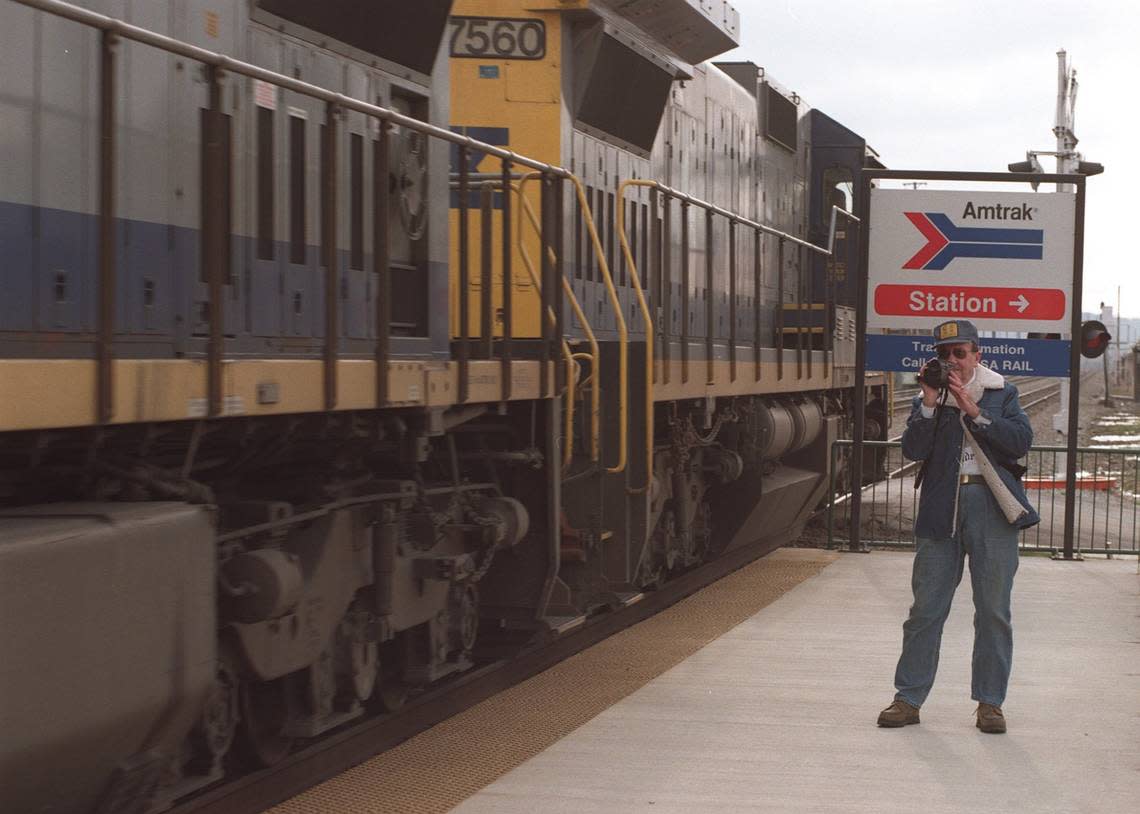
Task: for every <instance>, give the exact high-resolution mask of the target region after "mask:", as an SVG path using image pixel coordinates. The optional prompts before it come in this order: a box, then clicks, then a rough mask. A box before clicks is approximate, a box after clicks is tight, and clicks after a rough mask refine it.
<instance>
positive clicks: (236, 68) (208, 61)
mask: <svg viewBox="0 0 1140 814" xmlns="http://www.w3.org/2000/svg"><path fill="white" fill-rule="evenodd" d="M14 2H16V3H19V4H20V5H23V6H25V7H28V8H31V9H34V10H37V11H42V12H44V13H47V14H52V15H55V16H57V17H61V18H64V19H69V20H72V21H74V22H77V23H79V24H81V25H86V26H89V27H91V28H94V29H97V30H100V31H102V40H103V68H102V87H103V89H102V91H101V93H102V96H103V109H102V112H101V127H102V130H103V136H102V139H103V145H104V147H103V150H104V154H105V155H104V160H103V165H102V168H101V171H100V188H101V190H103V192H102V193H101V195H102V196H103V200H102V201H101V206H100V213H101V214H100V218H101V222H102V224H103V227H102V230H101V237H100V279H101V284H100V297H101V299H102V301H104V304H105V306H106V307H104V308H103V309H102V311H101V312H100V313H101V317H100V328H99V331H100V341H99V342H98V343H97V361H98V365H97V373H96V380H97V382H96V383H97V388H96V390H97V399H98V407H97V414H98V416H99V420H100V422H105V421H109V420H110V419H111V417H112V414H113V403H112V401H111V394H112V392H113V390H112V387H111V376H112V375H113V368H112V367H111V362H112V361H113V356H112V353H111V344H110V336H111V335H112V331H113V327H111V326H112V325H113V323H112V321H111V317H110V316H108V315H109V314H112V313H113V311H112V310H111V308H110V304H111V303H113V301H114V300H113V297H114V287H113V286H114V276H113V270H114V261H113V254H112V252H111V249H110V247H111V246H112V243H113V231H112V223H113V218H114V211H113V198H112V193H113V189H114V177H113V173H112V169H111V163H110V159H109V158H108V155H113V140H112V138H111V135H110V134H109V132H108V131H109V128H113V127H114V120H113V112H114V110H113V109H114V104H113V101H114V97H113V95H112V94H111V91H110V88H111V87H112V86H111V84H110V82H111V81H112V80H113V73H112V68H113V60H112V58H111V56H110V55H111V54H112V50H111V49H112V47H113V45H114V44H115V43H116V42H118V41H119V39H120V38H121V39H124V40H130V41H133V42H137V43H140V44H143V45H146V46H150V47H153V48H156V49H158V50H161V51H164V52H166V53H169V54H173V55H176V56H181V57H185V58H187V59H191V60H195V61H197V62H199V63H202V64H203V65H204V66H205V67H206V69H207V71H208V73H209V77H210V83H211V100H212V103H211V108H210V109H211V110H214V109H216V108H217V107H218V105H219V104H220V102H219V100H220V92H219V88H220V82H221V79H222V77H223V76H224V74H225V72H227V71H229V72H231V73H234V74H236V75H240V76H245V77H248V78H250V79H255V80H260V81H264V82H266V83H268V84H271V85H274V86H276V87H278V88H283V89H285V90H289V91H292V92H295V93H299V94H302V95H304V96H307V97H310V98H312V99H316V100H320V101H323V102H325V103H326V108H327V110H326V114H327V116H329V117H330V118H329V121H330V122H332V117H333V114H334V112H335V111H336V110H351V111H356V112H358V113H362V114H364V115H366V116H369V117H372V118H374V119H378V120H380V121H382V122H386V123H390V124H395V125H399V126H400V127H404V128H407V129H408V130H411V131H414V132H418V133H421V134H423V135H425V136H430V137H432V138H437V139H440V140H442V141H444V142H446V143H449V144H454V145H458V146H459V149H460V151H461V154H464V153H470V152H471V151H476V150H477V151H479V152H480V153H482V154H484V155H491V156H495V157H496V158H498V159H501V160H502V161H503V162H504V166H509V165H511V164H514V165H518V166H519V167H525V168H527V169H530V170H533V171H537V172H539V173H542V174H543V175H544V176H546V177H548V178H557V179H566V178H570V177H572V176H571V174H570V173H569V172H568V171H567V170H565V169H563V168H562V167H558V166H554V165H552V164H549V163H546V162H543V161H537V160H534V159H531V158H528V157H526V156H523V155H519V154H518V153H515V152H513V151H511V150H507V149H503V148H502V147H500V146H496V145H493V144H486V143H484V142H481V141H478V140H477V139H474V138H471V137H470V136H467V135H463V134H460V133H455V132H452V131H451V130H448V129H444V128H441V127H437V126H435V125H432V124H429V123H427V122H423V121H420V120H418V119H415V118H412V117H410V116H406V115H404V114H401V113H398V112H396V111H394V110H389V109H387V108H384V107H381V106H379V105H375V104H371V103H369V102H366V101H362V100H360V99H355V98H352V97H349V96H345V95H344V94H341V93H336V92H333V91H330V90H327V89H325V88H322V87H319V86H317V85H313V84H310V83H308V82H304V81H301V80H300V79H296V78H293V77H291V76H287V75H285V74H281V73H277V72H275V71H271V70H268V69H265V68H261V67H259V66H257V65H253V64H251V63H248V62H243V61H242V60H239V59H235V58H232V57H229V56H226V55H224V54H221V53H218V52H215V51H210V50H208V49H205V48H200V47H198V46H195V45H191V44H189V43H185V42H182V41H180V40H177V39H174V38H172V37H169V36H166V35H164V34H159V33H157V32H154V31H150V30H148V29H145V28H140V27H139V26H136V25H132V24H130V23H127V22H124V21H122V20H118V19H115V18H113V17H109V16H106V15H103V14H99V13H98V12H94V11H91V10H89V9H85V8H80V7H78V6H75V5H72V4H70V3H66V2H62V0H14ZM108 77H110V79H109V78H108ZM330 126H331V124H330ZM388 129H389V128H388V127H381V128H380V131H381V136H380V140H381V142H383V140H384V139H385V138H386V136H387V132H388ZM111 132H113V131H111ZM332 149H334V148H330V150H332ZM333 155H335V154H333ZM332 160H335V158H333V159H332ZM465 175H466V167H465V168H464V171H463V172H461V173H460V179H461V185H462V184H463V183H466V179H465V178H464V176H465ZM334 184H335V181H334ZM579 185H580V182H579ZM108 190H110V191H112V192H108ZM333 190H335V186H334V187H333ZM328 194H335V192H330V193H328ZM559 228H561V227H560V226H559ZM325 242H326V243H328V244H329V245H328V246H326V247H325V250H326V251H328V250H330V247H331V245H332V243H331V241H328V240H326V241H325ZM326 266H327V269H328V272H327V273H326V286H327V287H328V288H329V296H328V299H327V302H328V303H329V306H328V309H327V313H326V323H327V324H326V330H327V335H328V336H335V335H336V330H335V320H336V316H337V314H336V310H335V308H334V307H333V305H332V303H334V302H335V299H334V298H333V296H332V294H331V291H332V289H333V288H335V277H334V274H333V269H334V267H335V264H334V263H332V262H331V261H330V262H329V263H327V264H326ZM378 266H379V262H378ZM217 273H218V272H217V271H216V270H212V271H211V272H210V274H211V278H210V280H211V286H210V292H211V298H210V301H211V302H214V303H215V304H216V303H217V302H218V300H219V299H220V293H219V291H220V288H219V284H218V279H217ZM103 280H106V281H108V282H102V281H103ZM221 312H222V309H220V308H217V309H215V308H211V314H212V317H211V340H212V341H211V343H210V346H209V353H208V358H207V362H208V369H209V373H208V382H209V403H210V405H211V406H210V414H211V415H215V414H220V413H221V403H222V399H221V365H222V348H221V336H222V334H221V323H220V322H219V321H218V320H219V319H220V318H219V317H218V316H216V315H218V314H220V313H221ZM383 324H385V323H384V322H383V321H381V322H380V324H379V325H378V328H380V326H382V325H383ZM463 339H464V343H463V344H462V347H461V357H460V360H459V367H460V393H461V394H462V395H461V400H465V399H466V395H465V394H466V392H467V383H468V381H469V373H468V372H467V367H466V364H465V362H466V354H467V349H466V344H465V343H466V337H465V336H464V337H463ZM386 346H387V332H386V331H383V335H381V336H379V337H378V338H377V367H378V370H377V404H378V406H382V405H383V404H384V403H385V399H386V396H385V393H386V387H385V386H384V383H385V382H386V380H387V375H386V373H385V372H384V371H382V370H381V369H380V366H381V365H384V364H386V358H387V357H386V351H382V350H381V348H386ZM507 352H509V348H508V349H507V350H506V351H505V353H504V356H503V358H504V360H505V359H507V358H508V357H507V355H506V353H507ZM336 361H337V359H336V350H335V345H334V344H333V343H331V341H330V342H329V343H328V345H327V347H326V352H325V358H324V365H325V404H326V409H331V408H332V406H333V405H334V404H335V400H336V389H337V388H336V368H335V365H336ZM567 364H568V367H567V369H568V370H570V369H571V365H572V364H573V360H572V358H568V363H567ZM503 376H504V382H505V384H504V388H503V390H504V394H505V393H507V392H508V391H509V383H510V379H509V374H508V373H506V372H504V374H503ZM542 380H543V382H544V383H545V382H546V381H547V377H546V371H545V366H544V371H543V377H542ZM544 389H545V386H544ZM215 405H216V406H215Z"/></svg>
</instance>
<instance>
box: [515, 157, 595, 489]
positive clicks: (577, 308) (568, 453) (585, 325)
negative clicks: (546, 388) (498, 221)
mask: <svg viewBox="0 0 1140 814" xmlns="http://www.w3.org/2000/svg"><path fill="white" fill-rule="evenodd" d="M540 174H541V173H527V174H526V175H524V176H523V177H522V180H521V181H520V182H519V183H518V184H511V190H512V191H513V192H514V193H515V194H516V195H517V196H518V198H519V201H520V202H521V204H522V206H521V211H520V212H519V222H520V226H519V228H518V230H517V231H516V234H517V235H518V241H519V256H520V257H521V258H522V261H523V266H525V268H526V270H527V273H528V274H529V275H530V280H531V284H532V285H533V286H534V287H535V290H536V291H541V290H542V285H541V283H540V281H539V279H538V273H537V272H536V271H535V269H534V261H533V260H531V258H530V255H529V254H528V253H527V250H526V247H525V246H524V245H523V240H522V226H521V222H522V217H523V214H524V213H525V214H526V216H527V219H528V220H529V221H530V224H531V227H532V228H534V229H535V230H536V231H541V227H540V225H539V222H538V217H537V216H536V215H535V213H534V208H533V207H532V206H531V205H530V200H529V199H527V197H526V195H524V194H523V188H524V186H525V184H526V182H527V181H529V180H530V179H531V178H535V177H538V176H539V175H540ZM546 251H547V253H548V255H549V256H550V258H551V260H552V261H553V260H556V259H557V255H556V254H555V251H554V249H553V248H552V247H550V246H547V247H546ZM562 290H563V292H564V293H565V294H566V295H567V296H568V297H569V300H570V307H571V308H572V309H573V311H574V314H575V316H577V317H578V321H579V322H580V323H581V324H582V330H583V331H584V332H585V334H586V338H587V341H588V342H589V343H590V353H589V354H583V353H571V352H570V346H569V344H568V343H567V341H566V339H565V338H563V339H562V344H563V346H564V348H565V352H566V355H567V358H568V360H569V362H568V369H569V367H570V366H572V365H573V364H574V360H575V359H577V358H578V357H580V356H589V358H590V376H591V378H595V371H596V370H597V369H598V364H599V356H600V353H599V350H598V340H597V338H596V337H595V336H594V331H593V329H592V328H591V327H590V323H589V322H588V321H587V320H586V314H585V312H584V311H583V310H582V306H581V304H580V303H579V302H578V297H577V296H575V294H574V289H573V287H572V286H571V285H570V282H569V281H568V280H567V279H566V275H562ZM546 316H547V319H549V320H550V321H551V324H552V325H557V324H558V318H557V316H556V315H555V313H554V310H553V308H550V307H548V308H547V314H546ZM579 384H582V383H581V382H579ZM574 398H575V394H574V382H573V377H572V376H568V377H567V405H566V415H567V418H566V429H565V439H566V440H565V448H564V449H563V453H562V464H563V466H564V467H566V466H569V465H570V461H571V460H572V458H573V446H574V444H573V442H574V424H573V421H574ZM590 402H591V405H590V406H591V410H590V460H591V461H593V462H595V463H596V462H597V460H598V457H599V454H600V453H599V436H600V424H601V421H600V415H601V405H600V402H599V397H598V386H597V383H596V382H595V383H594V385H593V386H592V388H591V392H590Z"/></svg>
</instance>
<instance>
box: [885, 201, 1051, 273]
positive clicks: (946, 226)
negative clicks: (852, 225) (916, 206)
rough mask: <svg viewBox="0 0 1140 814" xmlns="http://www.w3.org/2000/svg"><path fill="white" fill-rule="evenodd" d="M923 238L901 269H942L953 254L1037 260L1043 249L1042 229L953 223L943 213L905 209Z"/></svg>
mask: <svg viewBox="0 0 1140 814" xmlns="http://www.w3.org/2000/svg"><path fill="white" fill-rule="evenodd" d="M903 214H904V215H906V216H907V219H908V220H910V222H911V223H913V224H914V228H916V229H918V231H920V232H922V236H923V237H925V238H926V245H925V246H923V247H922V248H921V249H919V250H918V252H917V253H916V254H915V255H914V257H912V258H910V260H907V261H906V263H904V264H903V268H904V269H928V270H930V271H941V270H942V269H944V268H946V267H947V266H948V265H950V262H951V261H952V260H953V259H954V258H955V257H982V258H993V259H1000V260H1040V259H1041V254H1042V252H1043V251H1044V249H1045V230H1044V229H1006V228H1002V227H998V228H988V227H980V226H955V225H954V223H953V222H952V221H951V220H950V218H949V216H948V215H947V214H946V213H945V212H904V213H903Z"/></svg>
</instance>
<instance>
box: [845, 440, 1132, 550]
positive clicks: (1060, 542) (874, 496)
mask: <svg viewBox="0 0 1140 814" xmlns="http://www.w3.org/2000/svg"><path fill="white" fill-rule="evenodd" d="M863 445H864V451H863V455H864V459H866V457H867V456H872V457H873V458H874V460H875V467H876V470H875V471H876V473H877V475H878V478H877V480H875V482H874V483H869V484H866V485H865V486H863V487H862V517H861V519H860V527H861V528H860V539H861V541H862V543H863V544H865V545H867V546H872V547H890V548H910V547H913V546H914V518H915V515H916V514H917V512H918V491H917V490H916V489H915V488H914V476H915V474H916V473H917V470H918V465H917V464H916V463H915V462H913V461H910V460H908V459H907V458H905V457H904V456H903V454H902V448H901V446H902V445H901V443H900V442H899V441H864V442H863ZM851 446H852V441H850V440H846V439H844V440H839V441H836V442H835V443H834V444H833V445H832V447H831V460H830V466H829V469H828V477H829V484H830V491H829V494H830V495H831V497H830V499H829V501H828V505H827V545H828V547H829V548H841V547H845V546H847V545H848V544H849V543H850V537H851V491H850V484H849V480H850V467H849V466H847V465H846V464H847V459H848V457H849V456H848V455H845V454H844V452H845V451H848V452H849V451H850V449H851ZM1067 452H1068V450H1067V448H1066V447H1058V446H1036V447H1032V448H1031V449H1030V450H1029V454H1028V455H1026V456H1025V457H1024V458H1022V459H1021V463H1022V465H1023V466H1026V467H1028V472H1027V473H1026V475H1025V478H1024V483H1025V485H1026V494H1027V495H1028V497H1029V501H1030V503H1032V504H1033V505H1034V507H1035V508H1036V509H1037V512H1038V514H1040V515H1041V522H1040V523H1039V524H1038V525H1036V526H1034V527H1033V528H1030V529H1026V530H1025V531H1023V532H1022V533H1021V538H1020V543H1019V545H1020V549H1021V550H1022V551H1042V552H1054V553H1056V552H1060V551H1061V550H1062V549H1063V547H1064V534H1065V466H1066V460H1065V456H1066V454H1067ZM1076 469H1077V490H1076V493H1075V496H1074V498H1075V499H1074V502H1073V510H1074V512H1075V513H1076V517H1075V522H1074V526H1073V528H1074V535H1073V550H1074V551H1078V552H1081V553H1085V554H1093V553H1095V554H1107V555H1109V556H1115V555H1118V554H1127V555H1132V556H1135V555H1138V554H1140V526H1138V525H1137V516H1138V510H1140V448H1136V447H1128V448H1103V447H1078V448H1077V467H1076Z"/></svg>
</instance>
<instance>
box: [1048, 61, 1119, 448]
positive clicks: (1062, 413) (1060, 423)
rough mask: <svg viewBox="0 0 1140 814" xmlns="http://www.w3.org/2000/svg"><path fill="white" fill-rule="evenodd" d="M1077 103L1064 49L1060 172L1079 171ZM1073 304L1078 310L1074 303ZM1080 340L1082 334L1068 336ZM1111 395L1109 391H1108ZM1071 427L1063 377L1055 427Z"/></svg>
mask: <svg viewBox="0 0 1140 814" xmlns="http://www.w3.org/2000/svg"><path fill="white" fill-rule="evenodd" d="M1076 104H1077V71H1076V69H1074V68H1072V67H1071V66H1070V65H1069V55H1068V54H1066V53H1065V50H1064V49H1061V50H1060V51H1058V52H1057V113H1056V116H1055V117H1054V119H1053V135H1054V136H1056V137H1057V172H1058V173H1060V174H1062V175H1064V174H1067V173H1071V172H1076V170H1077V162H1078V161H1079V160H1080V156H1078V155H1077V153H1076V147H1077V136H1076V134H1075V133H1074V132H1073V118H1074V108H1075V107H1076ZM1057 191H1058V192H1071V191H1072V189H1071V187H1070V185H1069V184H1057ZM1071 307H1073V308H1077V309H1079V308H1080V307H1081V304H1080V303H1079V302H1074V303H1072V304H1071ZM1069 339H1070V341H1072V342H1077V341H1079V337H1076V336H1072V337H1069ZM1105 395H1106V396H1107V395H1108V394H1107V393H1106V394H1105ZM1068 428H1069V380H1068V379H1067V378H1065V379H1062V380H1061V409H1060V410H1059V411H1058V412H1056V413H1054V414H1053V429H1054V431H1056V432H1059V433H1061V434H1062V435H1065V434H1067V432H1068Z"/></svg>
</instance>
